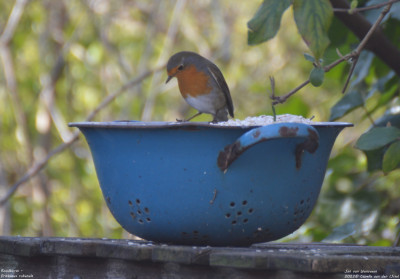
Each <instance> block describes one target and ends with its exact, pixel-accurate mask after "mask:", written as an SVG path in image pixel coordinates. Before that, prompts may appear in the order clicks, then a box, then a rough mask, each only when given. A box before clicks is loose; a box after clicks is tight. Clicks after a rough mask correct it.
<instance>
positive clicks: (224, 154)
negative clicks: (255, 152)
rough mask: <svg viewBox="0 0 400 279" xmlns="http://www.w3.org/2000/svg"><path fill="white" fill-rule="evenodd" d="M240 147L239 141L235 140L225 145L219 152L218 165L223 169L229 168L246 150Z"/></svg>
mask: <svg viewBox="0 0 400 279" xmlns="http://www.w3.org/2000/svg"><path fill="white" fill-rule="evenodd" d="M240 147H241V145H240V143H239V142H234V143H232V144H229V145H227V146H225V148H224V150H223V151H221V152H220V153H219V155H218V160H217V165H218V167H219V168H220V169H221V170H222V171H225V170H227V169H228V167H229V165H230V164H231V163H232V162H233V161H235V160H236V158H237V157H239V155H240V154H242V153H243V151H244V150H243V148H240Z"/></svg>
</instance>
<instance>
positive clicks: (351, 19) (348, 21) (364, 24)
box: [330, 0, 400, 76]
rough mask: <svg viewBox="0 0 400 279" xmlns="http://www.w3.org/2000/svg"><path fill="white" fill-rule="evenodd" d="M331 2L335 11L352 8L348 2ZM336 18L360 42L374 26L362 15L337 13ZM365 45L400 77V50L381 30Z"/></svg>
mask: <svg viewBox="0 0 400 279" xmlns="http://www.w3.org/2000/svg"><path fill="white" fill-rule="evenodd" d="M330 2H331V4H332V6H333V8H334V9H335V8H345V9H349V8H350V6H349V4H348V2H347V1H346V0H330ZM393 3H394V2H393V1H389V2H388V3H387V4H390V5H391V4H393ZM335 16H336V17H337V18H338V19H339V20H340V21H342V22H343V24H344V25H346V27H347V28H348V29H349V30H350V31H351V32H353V33H354V34H355V35H356V36H357V37H358V38H359V39H360V41H361V40H363V39H364V38H365V37H366V36H367V33H368V32H369V31H370V30H371V28H372V25H371V24H370V23H369V22H368V20H366V19H365V17H364V16H362V15H361V14H360V13H354V14H351V15H350V14H347V13H341V12H335ZM365 43H366V45H365V49H368V50H370V51H372V52H373V53H374V54H375V55H376V56H377V57H379V58H380V59H381V60H382V61H383V62H384V63H385V64H386V65H388V66H389V67H390V68H391V69H393V70H394V71H395V72H396V74H397V75H398V76H400V50H399V49H397V48H396V47H395V46H394V45H393V44H392V43H391V42H390V41H389V40H388V39H387V38H386V36H385V35H384V34H383V33H382V31H381V30H380V29H379V28H376V29H375V30H374V32H373V33H372V34H371V37H370V39H369V40H368V42H365ZM363 48H364V46H363Z"/></svg>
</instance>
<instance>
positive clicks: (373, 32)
mask: <svg viewBox="0 0 400 279" xmlns="http://www.w3.org/2000/svg"><path fill="white" fill-rule="evenodd" d="M330 1H331V3H332V2H346V0H330ZM399 1H400V0H399ZM393 3H394V2H393V1H389V2H387V3H386V5H387V6H386V7H385V8H384V9H383V10H382V12H381V13H380V15H379V17H378V19H377V20H376V21H375V22H374V24H373V25H372V26H371V25H370V24H369V22H368V21H367V20H366V19H365V18H364V17H362V16H361V15H360V14H358V13H356V14H354V15H346V16H349V18H352V17H358V18H360V20H361V21H362V22H363V23H364V25H363V28H365V27H366V26H367V25H366V24H365V21H366V22H367V24H368V26H369V29H368V30H363V33H364V36H363V37H362V38H361V42H360V44H359V45H358V47H357V48H356V50H354V51H352V52H350V53H348V54H346V55H345V56H342V57H340V59H338V60H336V61H334V62H333V63H331V64H330V65H328V66H325V67H324V71H325V72H329V71H330V70H331V69H332V68H334V67H336V66H337V65H339V64H340V63H342V62H343V61H348V60H350V59H353V60H354V61H353V64H352V67H351V69H350V72H349V76H348V78H347V80H346V83H345V86H344V87H343V90H342V92H345V90H346V88H347V85H348V83H349V81H350V78H351V76H352V73H353V71H354V68H355V65H356V63H357V60H358V57H359V55H360V53H361V51H362V50H363V49H364V48H369V47H371V45H377V46H381V45H380V41H379V40H385V41H386V46H391V47H392V48H394V50H393V49H392V51H394V52H395V53H393V54H394V55H397V57H395V59H393V60H395V61H397V60H398V62H396V63H398V64H395V65H394V64H393V63H392V62H390V64H389V63H386V61H385V60H384V62H385V63H386V64H387V65H388V66H389V67H391V68H392V69H393V70H394V71H396V73H397V75H398V76H400V51H399V50H397V49H396V48H395V47H394V46H393V45H392V44H391V42H390V41H389V40H387V38H386V37H385V36H384V35H383V33H382V32H381V31H380V30H379V29H378V26H379V24H380V23H381V22H382V20H383V18H384V17H385V15H386V14H387V13H388V12H389V10H390V8H391V6H392V4H393ZM336 4H337V3H336ZM341 4H343V3H341ZM332 5H333V6H334V4H333V3H332ZM334 7H335V6H334ZM347 7H349V6H348V4H347ZM335 15H336V16H338V15H337V14H336V13H335ZM353 24H355V23H354V22H353ZM348 28H349V29H350V30H351V28H350V27H349V26H348ZM364 31H365V32H364ZM374 40H378V41H377V42H373V43H371V41H374ZM378 49H379V52H378V53H380V54H382V52H383V53H384V50H385V49H381V48H378ZM370 50H371V49H370ZM372 51H373V50H372ZM374 53H375V54H376V55H377V56H378V57H379V55H378V53H376V52H374ZM384 57H385V58H387V59H388V61H391V60H390V59H389V57H386V54H385V55H384ZM382 60H383V59H382ZM309 82H310V81H309V80H306V81H305V82H303V83H302V84H300V85H299V86H298V87H296V88H295V89H293V90H292V91H290V92H289V93H287V94H285V95H283V96H271V99H272V100H273V102H272V105H277V104H282V103H284V102H286V100H287V99H288V98H289V97H290V96H292V95H294V94H295V93H296V92H298V91H299V90H300V89H301V88H303V87H304V86H306V85H307V84H308V83H309Z"/></svg>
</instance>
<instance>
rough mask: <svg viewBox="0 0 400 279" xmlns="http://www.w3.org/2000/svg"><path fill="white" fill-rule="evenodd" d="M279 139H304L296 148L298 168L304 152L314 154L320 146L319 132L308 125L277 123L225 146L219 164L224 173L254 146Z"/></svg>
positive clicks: (251, 131) (248, 133) (259, 128)
mask: <svg viewBox="0 0 400 279" xmlns="http://www.w3.org/2000/svg"><path fill="white" fill-rule="evenodd" d="M278 138H304V139H305V140H304V142H302V143H299V144H298V145H297V146H296V150H295V157H296V168H297V169H299V168H300V166H301V155H302V154H303V152H304V150H306V151H308V152H309V153H314V152H315V151H316V150H317V148H318V144H319V134H318V131H317V130H316V129H315V128H314V127H312V126H310V125H307V124H303V123H276V124H272V125H267V126H262V127H258V128H254V129H252V130H250V131H248V132H246V133H245V134H243V135H242V136H240V137H239V138H238V139H237V140H236V141H235V142H234V143H232V144H229V145H227V146H225V148H224V150H223V151H221V152H220V153H219V156H218V160H217V164H218V167H219V168H220V169H221V170H222V171H226V170H227V169H228V167H229V166H230V165H231V164H232V162H233V161H235V160H236V159H237V158H238V157H239V156H240V155H241V154H242V153H243V152H245V151H246V150H247V149H249V148H250V147H252V146H253V145H255V144H257V143H260V142H264V141H267V140H272V139H278Z"/></svg>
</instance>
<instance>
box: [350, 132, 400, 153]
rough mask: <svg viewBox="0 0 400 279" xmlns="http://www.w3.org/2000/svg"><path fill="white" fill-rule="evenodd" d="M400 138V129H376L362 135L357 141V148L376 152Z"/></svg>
mask: <svg viewBox="0 0 400 279" xmlns="http://www.w3.org/2000/svg"><path fill="white" fill-rule="evenodd" d="M399 138H400V129H397V128H395V127H375V128H372V129H371V130H369V131H368V132H366V133H364V134H362V135H361V137H360V138H359V139H358V140H357V143H356V148H358V149H361V150H364V151H365V150H374V149H378V148H381V147H384V146H385V145H387V144H389V143H391V142H393V141H395V140H397V139H399Z"/></svg>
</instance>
